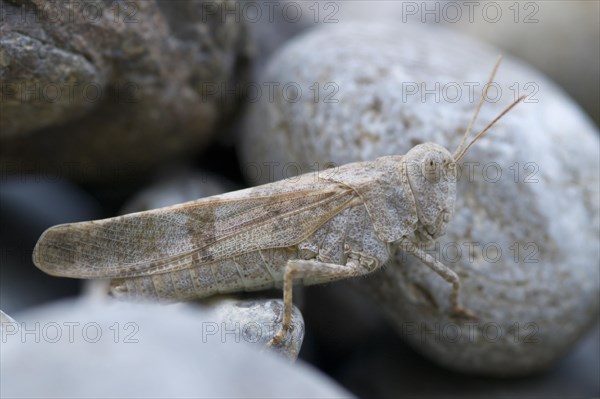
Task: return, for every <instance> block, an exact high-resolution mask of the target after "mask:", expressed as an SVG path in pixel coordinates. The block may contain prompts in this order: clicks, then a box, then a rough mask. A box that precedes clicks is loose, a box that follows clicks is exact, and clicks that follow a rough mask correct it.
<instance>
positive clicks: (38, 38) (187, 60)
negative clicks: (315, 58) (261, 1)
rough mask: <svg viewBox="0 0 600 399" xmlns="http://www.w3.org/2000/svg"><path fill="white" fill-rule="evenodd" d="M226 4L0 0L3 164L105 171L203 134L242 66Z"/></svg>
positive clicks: (103, 175) (240, 45)
mask: <svg viewBox="0 0 600 399" xmlns="http://www.w3.org/2000/svg"><path fill="white" fill-rule="evenodd" d="M235 4H236V2H235V1H219V2H212V1H204V2H202V1H199V2H164V1H141V2H129V3H119V2H117V3H110V4H109V3H107V2H103V1H99V0H95V1H90V2H51V3H47V2H45V1H38V0H33V1H4V0H3V1H1V2H0V8H1V9H2V16H3V23H2V25H1V26H0V33H1V37H2V39H0V79H1V80H2V83H3V85H2V98H3V101H2V103H1V104H0V110H1V115H2V116H1V118H2V129H1V130H0V131H1V132H2V133H0V145H1V152H0V161H1V162H0V167H1V168H2V170H3V171H5V172H6V173H15V171H28V172H30V173H36V172H37V173H53V174H58V175H62V176H67V177H70V178H73V179H76V180H78V181H83V182H90V181H99V180H102V181H112V182H114V181H117V180H124V179H127V178H131V177H132V176H140V175H143V174H144V173H147V172H148V170H150V169H152V167H155V166H157V165H159V164H160V163H162V162H165V161H167V160H172V159H174V158H176V157H181V156H184V155H189V154H192V153H193V152H194V151H197V150H199V149H200V148H202V147H203V146H205V145H206V144H207V143H208V142H209V140H210V139H211V137H212V135H213V134H214V133H215V132H216V130H217V126H218V124H219V122H220V121H221V119H222V118H224V117H227V116H229V115H231V113H232V111H233V109H234V107H235V105H236V101H237V100H239V98H240V94H241V93H239V92H237V91H236V90H235V89H234V90H233V91H234V92H235V93H234V94H233V95H232V94H231V92H232V90H231V89H230V88H231V87H234V88H235V85H236V84H238V83H240V82H245V81H246V80H247V78H248V76H249V75H248V74H249V71H250V69H249V64H250V61H249V60H250V58H251V55H252V51H253V49H252V44H251V41H250V38H249V36H248V34H247V29H246V26H245V23H244V22H243V15H237V16H236V15H234V16H232V17H227V18H225V17H223V9H225V8H228V7H229V8H232V7H234V6H235ZM228 89H229V90H228Z"/></svg>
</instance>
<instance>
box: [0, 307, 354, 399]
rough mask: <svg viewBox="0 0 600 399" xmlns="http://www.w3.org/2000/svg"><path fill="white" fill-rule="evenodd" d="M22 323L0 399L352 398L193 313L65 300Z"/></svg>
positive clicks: (2, 357)
mask: <svg viewBox="0 0 600 399" xmlns="http://www.w3.org/2000/svg"><path fill="white" fill-rule="evenodd" d="M18 318H19V320H20V322H21V323H22V324H21V325H22V326H24V327H22V329H21V331H24V330H28V331H34V332H33V333H31V332H30V333H28V334H21V332H15V333H14V334H10V335H7V336H6V337H5V338H6V342H3V343H2V351H0V362H1V366H2V367H0V377H1V379H2V384H1V388H0V392H1V394H2V397H28V398H30V397H61V398H75V397H77V398H84V397H336V398H339V397H350V396H351V395H350V394H349V393H348V392H346V391H345V390H343V389H342V388H340V387H339V386H338V385H336V384H335V383H334V382H332V381H331V380H329V379H328V378H327V377H325V376H323V375H322V374H320V373H318V372H316V371H315V370H314V369H312V368H311V367H310V366H308V365H306V364H305V363H303V362H297V363H295V364H291V363H290V362H289V361H288V360H286V359H284V358H282V357H281V356H277V355H274V354H272V353H267V352H262V353H261V351H260V350H258V349H257V348H255V347H253V346H252V345H249V344H248V343H247V342H246V341H245V340H244V338H243V337H242V339H239V340H236V335H235V334H228V335H227V334H224V331H222V330H220V328H221V325H220V322H221V321H222V320H220V319H218V318H215V314H214V313H213V312H208V311H206V310H203V309H200V308H198V307H195V306H179V305H174V306H153V305H147V304H146V305H144V304H126V303H118V302H114V301H110V302H109V303H95V302H94V301H82V300H80V301H65V302H62V303H55V304H53V305H49V306H45V307H42V308H37V309H35V310H31V311H29V312H27V313H24V314H19V315H18ZM215 323H216V324H217V325H219V330H218V331H217V334H212V333H210V332H211V331H212V330H211V329H210V328H212V327H213V326H214V324H215ZM36 328H37V331H38V333H37V334H36V333H35V331H36ZM221 334H224V335H221ZM237 338H240V337H239V336H237ZM36 340H37V341H39V342H36Z"/></svg>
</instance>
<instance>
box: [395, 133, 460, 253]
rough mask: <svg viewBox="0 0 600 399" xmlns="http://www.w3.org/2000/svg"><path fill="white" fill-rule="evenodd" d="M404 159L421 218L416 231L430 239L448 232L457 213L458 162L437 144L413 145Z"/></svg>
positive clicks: (426, 239)
mask: <svg viewBox="0 0 600 399" xmlns="http://www.w3.org/2000/svg"><path fill="white" fill-rule="evenodd" d="M404 162H405V167H406V172H407V176H408V182H409V185H410V189H411V191H412V194H413V197H414V199H415V204H416V207H417V216H418V218H419V223H418V227H417V231H416V234H417V236H419V238H420V239H422V240H423V241H425V242H427V241H431V240H433V239H435V238H437V237H439V236H442V235H443V234H444V233H445V231H446V224H447V223H448V222H449V221H450V218H451V217H452V214H453V213H454V202H455V201H456V162H455V161H454V158H453V157H452V154H450V152H449V151H448V150H447V149H445V148H444V147H442V146H440V145H438V144H434V143H425V144H420V145H417V146H415V147H413V148H412V149H411V150H410V151H409V152H408V153H407V154H406V158H405V161H404Z"/></svg>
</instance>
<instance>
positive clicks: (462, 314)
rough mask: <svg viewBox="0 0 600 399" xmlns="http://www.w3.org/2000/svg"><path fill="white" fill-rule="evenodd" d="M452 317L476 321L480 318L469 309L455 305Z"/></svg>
mask: <svg viewBox="0 0 600 399" xmlns="http://www.w3.org/2000/svg"><path fill="white" fill-rule="evenodd" d="M452 316H454V317H456V318H458V319H470V320H476V319H477V318H478V317H477V315H476V314H475V313H473V312H471V311H470V310H469V309H467V308H464V307H462V306H460V305H455V306H454V307H453V308H452Z"/></svg>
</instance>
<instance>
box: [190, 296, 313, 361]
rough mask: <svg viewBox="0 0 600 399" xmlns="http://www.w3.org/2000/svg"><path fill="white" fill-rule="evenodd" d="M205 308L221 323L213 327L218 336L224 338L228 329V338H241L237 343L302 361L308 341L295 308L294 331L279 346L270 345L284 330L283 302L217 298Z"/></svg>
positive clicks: (302, 322) (207, 303) (205, 305)
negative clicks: (303, 347)
mask: <svg viewBox="0 0 600 399" xmlns="http://www.w3.org/2000/svg"><path fill="white" fill-rule="evenodd" d="M202 308H203V309H206V310H208V311H210V312H212V313H213V314H214V315H215V320H218V323H214V324H213V326H212V327H213V328H216V331H215V332H216V333H217V332H218V333H219V334H221V331H219V329H226V331H225V337H227V336H228V335H232V334H237V335H235V337H236V340H237V341H245V342H248V343H251V344H254V345H258V346H260V347H262V348H268V350H269V351H273V352H277V353H279V354H281V355H283V356H284V357H286V358H287V359H289V360H292V361H293V360H296V358H297V357H298V353H299V352H300V348H301V347H302V339H303V338H304V320H303V319H302V314H301V313H300V311H299V310H298V308H297V307H295V306H294V308H293V312H292V325H291V330H290V332H289V334H287V335H286V337H285V339H284V341H283V342H282V344H281V345H278V346H267V345H268V342H269V341H270V340H271V338H273V336H274V335H275V334H277V332H278V331H279V328H281V322H282V320H283V302H282V301H280V300H268V299H262V300H258V299H257V300H253V299H224V298H215V299H213V300H211V301H206V302H204V303H203V305H202ZM237 341H236V342H237Z"/></svg>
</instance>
